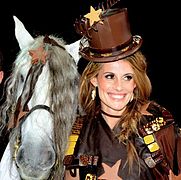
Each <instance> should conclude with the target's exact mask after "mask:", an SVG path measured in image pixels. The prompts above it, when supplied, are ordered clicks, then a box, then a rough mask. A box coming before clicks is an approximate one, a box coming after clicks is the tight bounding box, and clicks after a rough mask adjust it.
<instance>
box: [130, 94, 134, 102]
mask: <svg viewBox="0 0 181 180" xmlns="http://www.w3.org/2000/svg"><path fill="white" fill-rule="evenodd" d="M133 98H134V93H133V94H132V96H131V98H130V100H129V102H131V101H132V100H133Z"/></svg>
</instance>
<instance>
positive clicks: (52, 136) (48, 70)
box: [1, 16, 79, 180]
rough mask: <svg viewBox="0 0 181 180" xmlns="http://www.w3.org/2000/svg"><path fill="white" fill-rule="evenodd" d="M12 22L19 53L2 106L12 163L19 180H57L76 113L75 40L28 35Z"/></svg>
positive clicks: (22, 28) (23, 29)
mask: <svg viewBox="0 0 181 180" xmlns="http://www.w3.org/2000/svg"><path fill="white" fill-rule="evenodd" d="M14 21H15V36H16V39H17V41H18V44H19V47H20V52H19V53H18V55H17V57H16V59H15V61H14V64H13V71H12V74H11V76H10V77H9V78H8V80H7V94H6V96H7V98H6V101H5V103H4V104H3V105H2V107H1V111H2V113H1V117H2V122H3V123H4V126H7V127H8V129H9V130H10V132H11V138H10V142H9V149H10V152H11V153H10V154H11V156H12V159H11V161H13V162H14V164H15V165H16V167H17V172H18V173H19V175H20V177H21V178H22V179H32V180H40V179H48V178H50V177H54V178H55V177H56V178H57V177H58V179H61V178H62V177H63V172H64V167H63V158H64V155H65V151H66V148H67V144H68V137H69V135H70V132H71V128H72V125H73V123H74V121H75V119H76V116H77V108H78V100H77V97H78V89H79V86H78V80H79V74H78V71H77V66H76V61H78V59H79V55H78V48H79V41H76V42H75V43H73V44H70V45H67V44H66V43H65V41H64V40H63V39H62V38H58V37H55V36H53V35H49V36H48V35H46V36H38V37H36V38H33V37H32V36H31V35H30V34H29V32H28V31H27V30H26V28H25V27H24V25H23V23H22V22H21V21H20V20H19V19H18V18H17V17H15V16H14ZM3 123H2V124H3ZM1 127H2V125H1ZM2 161H3V158H2ZM1 163H2V162H1Z"/></svg>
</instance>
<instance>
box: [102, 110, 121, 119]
mask: <svg viewBox="0 0 181 180" xmlns="http://www.w3.org/2000/svg"><path fill="white" fill-rule="evenodd" d="M101 113H102V114H104V115H106V116H109V117H113V118H121V115H120V116H117V115H112V114H108V113H106V112H104V111H103V110H102V109H101Z"/></svg>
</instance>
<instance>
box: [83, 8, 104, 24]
mask: <svg viewBox="0 0 181 180" xmlns="http://www.w3.org/2000/svg"><path fill="white" fill-rule="evenodd" d="M101 12H102V9H98V10H97V11H96V10H95V9H94V8H93V7H92V6H91V7H90V13H88V14H86V15H85V16H84V17H86V18H87V19H89V20H90V25H91V26H92V25H93V24H94V22H98V21H100V20H101V19H100V17H99V15H100V14H101Z"/></svg>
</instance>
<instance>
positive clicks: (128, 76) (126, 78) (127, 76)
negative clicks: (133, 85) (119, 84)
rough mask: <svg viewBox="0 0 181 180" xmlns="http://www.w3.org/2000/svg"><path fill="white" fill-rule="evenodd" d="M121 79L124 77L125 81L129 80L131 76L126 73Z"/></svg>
mask: <svg viewBox="0 0 181 180" xmlns="http://www.w3.org/2000/svg"><path fill="white" fill-rule="evenodd" d="M123 79H124V80H125V81H130V80H131V79H133V76H131V75H126V76H123Z"/></svg>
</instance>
